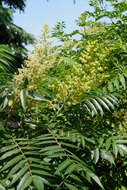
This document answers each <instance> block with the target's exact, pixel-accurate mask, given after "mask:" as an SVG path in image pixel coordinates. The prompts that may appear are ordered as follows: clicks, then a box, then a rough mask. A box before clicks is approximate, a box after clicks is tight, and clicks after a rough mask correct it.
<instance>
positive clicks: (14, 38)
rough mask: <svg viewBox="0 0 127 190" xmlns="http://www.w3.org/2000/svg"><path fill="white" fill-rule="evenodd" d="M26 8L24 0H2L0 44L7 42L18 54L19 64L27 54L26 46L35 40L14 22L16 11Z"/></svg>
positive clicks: (0, 7)
mask: <svg viewBox="0 0 127 190" xmlns="http://www.w3.org/2000/svg"><path fill="white" fill-rule="evenodd" d="M24 8H25V1H24V0H21V1H16V0H14V1H11V0H0V44H5V45H8V46H9V47H11V48H12V51H13V52H14V54H15V56H16V60H17V66H20V64H22V62H23V60H24V58H25V57H26V55H27V49H26V47H25V46H26V45H28V44H32V43H33V42H34V38H33V36H32V35H31V34H29V33H27V32H25V31H24V30H23V29H22V28H21V27H19V26H17V25H15V24H14V23H13V13H14V11H15V10H19V11H24Z"/></svg>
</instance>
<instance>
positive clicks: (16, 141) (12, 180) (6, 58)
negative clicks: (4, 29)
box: [0, 0, 127, 190]
mask: <svg viewBox="0 0 127 190" xmlns="http://www.w3.org/2000/svg"><path fill="white" fill-rule="evenodd" d="M90 6H91V7H92V10H93V11H92V12H84V13H83V14H82V15H81V16H80V17H79V19H78V20H77V25H78V26H79V27H80V29H76V30H75V31H73V32H72V33H71V34H66V33H65V32H64V28H65V23H64V22H62V23H58V24H57V25H56V26H55V27H54V30H53V31H52V35H50V33H49V29H48V26H47V25H45V26H44V29H43V33H42V36H41V37H40V39H39V42H38V44H36V45H35V47H34V52H33V53H32V54H31V55H30V56H29V58H28V60H26V61H25V63H24V65H23V66H22V68H20V69H18V72H16V73H14V71H13V66H12V63H13V62H14V63H15V60H14V58H13V55H11V54H10V53H9V52H8V51H7V50H6V48H5V47H3V46H2V47H0V65H1V67H0V68H1V69H2V70H3V71H4V72H3V71H2V72H1V73H2V74H3V75H2V76H3V77H4V75H6V76H9V78H7V79H6V80H5V81H3V82H2V80H1V81H0V82H1V99H0V100H1V112H0V118H1V123H0V132H1V137H0V148H1V149H0V189H2V190H4V189H9V190H13V189H17V190H24V189H28V190H29V189H30V190H31V189H38V190H43V189H45V190H49V189H50V190H51V189H53V190H79V189H80V190H91V189H95V190H98V189H106V190H126V189H127V185H126V181H127V169H126V166H127V159H126V158H127V157H126V156H127V146H126V145H127V127H126V124H127V111H126V110H127V109H126V107H127V98H126V85H127V64H126V61H127V45H126V43H127V42H126V41H127V38H126V34H127V23H126V22H127V17H126V10H127V2H126V1H124V0H122V1H119V0H113V1H112V0H107V1H99V0H96V1H95V0H94V1H92V0H91V1H90ZM109 8H110V9H109ZM105 17H106V18H108V22H104V21H105ZM77 35H78V39H77V37H76V36H77ZM53 37H55V38H57V39H59V40H60V45H54V44H53V43H52V39H53ZM5 68H6V69H5ZM14 68H15V67H14ZM13 73H14V74H13Z"/></svg>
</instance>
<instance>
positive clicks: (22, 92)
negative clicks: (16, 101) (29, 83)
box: [20, 89, 26, 111]
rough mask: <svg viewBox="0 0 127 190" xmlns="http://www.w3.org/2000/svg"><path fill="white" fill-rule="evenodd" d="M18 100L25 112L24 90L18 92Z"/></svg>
mask: <svg viewBox="0 0 127 190" xmlns="http://www.w3.org/2000/svg"><path fill="white" fill-rule="evenodd" d="M20 100H21V105H22V108H23V109H24V111H26V89H22V90H21V91H20Z"/></svg>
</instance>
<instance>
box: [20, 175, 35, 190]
mask: <svg viewBox="0 0 127 190" xmlns="http://www.w3.org/2000/svg"><path fill="white" fill-rule="evenodd" d="M31 182H32V176H31V175H30V174H29V172H27V173H26V174H25V175H24V176H23V177H22V178H21V180H20V182H19V184H18V186H17V190H25V189H26V188H28V187H29V185H30V184H31Z"/></svg>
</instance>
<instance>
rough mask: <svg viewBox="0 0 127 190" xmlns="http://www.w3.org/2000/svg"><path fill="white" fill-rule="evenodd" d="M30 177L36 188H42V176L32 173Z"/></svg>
mask: <svg viewBox="0 0 127 190" xmlns="http://www.w3.org/2000/svg"><path fill="white" fill-rule="evenodd" d="M32 179H33V183H34V186H35V187H36V188H37V190H44V183H43V178H41V177H39V176H36V175H33V177H32Z"/></svg>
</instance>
